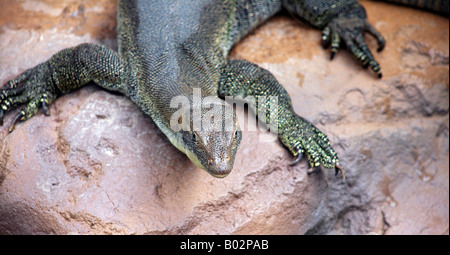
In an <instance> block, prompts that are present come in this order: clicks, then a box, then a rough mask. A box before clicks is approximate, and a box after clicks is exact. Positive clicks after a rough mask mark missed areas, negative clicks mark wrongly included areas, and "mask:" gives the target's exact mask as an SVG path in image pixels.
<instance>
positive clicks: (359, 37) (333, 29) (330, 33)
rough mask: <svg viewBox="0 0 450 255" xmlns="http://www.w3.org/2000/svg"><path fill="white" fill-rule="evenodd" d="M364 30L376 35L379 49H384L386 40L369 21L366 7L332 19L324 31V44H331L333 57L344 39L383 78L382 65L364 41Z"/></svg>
mask: <svg viewBox="0 0 450 255" xmlns="http://www.w3.org/2000/svg"><path fill="white" fill-rule="evenodd" d="M364 32H368V33H369V34H371V35H372V36H374V37H375V39H376V40H377V43H378V49H377V51H381V50H383V48H384V46H385V44H386V41H385V39H384V38H383V36H381V34H380V33H379V32H378V31H377V30H376V29H375V28H374V27H373V26H372V25H371V24H370V23H369V22H368V21H367V19H366V14H365V12H364V9H362V8H360V9H359V8H358V9H354V10H350V11H348V12H344V13H342V14H340V15H338V16H337V17H336V18H334V19H333V20H331V21H330V22H329V23H328V25H327V26H326V27H325V28H324V29H323V31H322V46H323V47H324V48H328V47H329V46H330V44H331V56H330V58H331V59H333V58H334V56H335V54H336V53H337V51H338V49H339V47H340V44H341V41H344V43H345V44H346V46H347V48H348V50H349V51H350V52H351V53H352V54H353V55H354V56H355V57H356V58H357V59H358V60H359V61H360V62H361V64H362V66H363V67H365V68H367V67H369V66H370V68H371V69H372V70H373V71H374V72H375V73H376V75H377V76H378V77H379V78H381V77H382V72H381V68H380V65H379V64H378V62H377V61H376V60H375V59H374V57H373V55H372V53H371V52H370V50H369V48H368V47H367V44H366V42H365V41H364Z"/></svg>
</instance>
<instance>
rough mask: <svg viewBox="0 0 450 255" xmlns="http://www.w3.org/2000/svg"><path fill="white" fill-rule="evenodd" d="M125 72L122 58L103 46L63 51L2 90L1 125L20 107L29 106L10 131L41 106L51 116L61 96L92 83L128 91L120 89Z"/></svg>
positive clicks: (86, 46)
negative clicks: (7, 114)
mask: <svg viewBox="0 0 450 255" xmlns="http://www.w3.org/2000/svg"><path fill="white" fill-rule="evenodd" d="M122 73H123V65H122V63H121V60H120V58H119V56H118V55H117V54H116V53H115V52H114V51H113V50H111V49H108V48H106V47H104V46H99V45H94V44H81V45H79V46H76V47H73V48H67V49H64V50H62V51H60V52H58V53H56V54H55V55H53V56H52V57H51V58H50V59H49V60H48V61H46V62H44V63H41V64H39V65H37V66H36V67H34V68H31V69H28V70H26V71H25V72H24V73H22V74H20V75H19V76H18V77H16V78H14V79H12V80H10V81H8V82H7V83H6V84H5V86H4V87H2V88H0V125H3V117H4V115H5V113H6V112H8V111H9V110H11V109H13V108H14V107H16V106H17V105H19V104H26V106H25V107H24V108H23V109H22V110H21V111H20V112H19V113H18V114H17V115H16V116H15V117H14V118H13V121H12V123H11V125H10V127H9V132H12V131H13V130H14V127H15V125H16V123H17V122H18V121H24V120H27V119H29V118H31V117H32V116H33V115H35V114H36V112H37V110H38V109H39V107H42V108H43V110H44V114H45V115H50V111H49V110H48V108H47V106H48V105H50V104H51V103H52V102H53V101H54V100H55V99H56V98H57V97H58V96H60V95H62V94H64V93H67V92H70V91H72V90H74V89H77V88H79V87H81V86H83V85H85V84H86V83H88V82H90V81H94V82H96V83H97V84H99V85H100V86H102V87H104V88H106V89H110V90H116V91H120V92H125V91H124V89H122V87H121V77H122Z"/></svg>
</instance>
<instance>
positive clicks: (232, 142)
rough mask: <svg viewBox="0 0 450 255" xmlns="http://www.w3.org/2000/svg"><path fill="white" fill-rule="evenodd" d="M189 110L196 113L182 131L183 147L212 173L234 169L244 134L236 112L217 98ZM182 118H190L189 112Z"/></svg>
mask: <svg viewBox="0 0 450 255" xmlns="http://www.w3.org/2000/svg"><path fill="white" fill-rule="evenodd" d="M189 112H190V116H192V117H191V118H190V119H189V128H184V129H183V130H181V131H180V132H179V138H181V140H182V142H181V144H182V146H181V147H182V148H179V149H180V150H181V151H183V152H184V153H185V154H186V155H187V156H188V157H189V159H190V160H191V161H192V162H193V163H194V164H196V165H197V166H199V167H201V168H203V169H205V170H206V171H207V172H208V173H209V174H211V175H212V176H214V177H218V178H223V177H225V176H227V175H228V174H229V173H230V172H231V170H232V169H233V165H234V159H235V155H236V151H237V149H238V147H239V145H240V143H241V137H242V132H241V130H240V128H239V125H238V121H237V116H236V112H235V111H234V110H233V107H232V106H231V105H229V104H228V103H227V102H225V101H223V100H221V99H219V98H217V97H211V98H210V100H208V99H207V98H205V99H203V103H202V105H201V107H200V106H199V107H195V106H194V107H193V109H192V110H191V111H189ZM181 118H186V115H181ZM186 121H187V120H186ZM179 122H180V123H182V122H183V120H180V121H179ZM186 124H187V123H186Z"/></svg>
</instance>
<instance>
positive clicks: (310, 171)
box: [306, 166, 320, 175]
mask: <svg viewBox="0 0 450 255" xmlns="http://www.w3.org/2000/svg"><path fill="white" fill-rule="evenodd" d="M319 170H320V166H316V167H314V168H312V169H311V170H308V172H306V173H307V174H308V175H310V174H313V173H317V172H318V171H319Z"/></svg>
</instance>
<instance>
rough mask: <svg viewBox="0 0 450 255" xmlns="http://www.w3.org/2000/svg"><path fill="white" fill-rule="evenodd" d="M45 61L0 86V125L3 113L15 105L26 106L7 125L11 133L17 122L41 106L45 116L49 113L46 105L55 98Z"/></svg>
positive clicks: (28, 116) (0, 124) (33, 113)
mask: <svg viewBox="0 0 450 255" xmlns="http://www.w3.org/2000/svg"><path fill="white" fill-rule="evenodd" d="M55 90H56V89H55V86H54V83H53V79H52V77H51V72H50V67H49V65H48V64H47V63H43V64H40V65H38V66H36V67H34V68H31V69H28V70H27V71H25V72H24V73H22V74H21V75H19V76H18V77H17V78H15V79H12V80H10V81H8V82H6V84H5V86H4V87H3V88H0V126H2V125H3V117H4V115H5V113H7V112H8V111H10V110H11V109H13V108H15V107H16V106H17V105H20V104H26V106H25V107H24V108H23V109H22V110H21V111H20V112H19V113H18V114H17V115H16V116H15V117H14V118H13V120H12V122H11V125H10V126H9V129H8V130H9V132H10V133H11V132H12V131H13V130H14V128H15V126H16V124H17V122H19V121H24V120H27V119H29V118H31V117H32V116H33V115H35V114H36V112H37V110H38V108H39V107H40V106H41V107H42V109H43V111H44V114H45V115H46V116H49V115H50V111H49V109H48V107H47V106H48V105H49V104H51V103H52V102H53V101H54V100H55V98H56V91H55Z"/></svg>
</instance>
